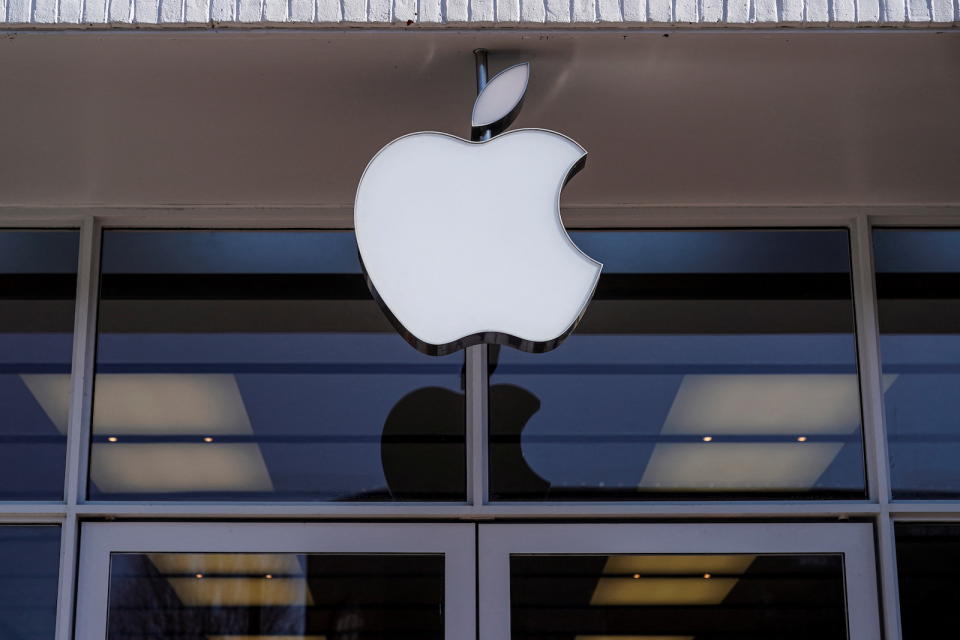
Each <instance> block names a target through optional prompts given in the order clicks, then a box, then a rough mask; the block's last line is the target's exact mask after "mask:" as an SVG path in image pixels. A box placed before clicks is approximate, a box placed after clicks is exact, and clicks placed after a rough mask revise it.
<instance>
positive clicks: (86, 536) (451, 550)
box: [74, 522, 476, 640]
mask: <svg viewBox="0 0 960 640" xmlns="http://www.w3.org/2000/svg"><path fill="white" fill-rule="evenodd" d="M163 552H171V553H178V552H183V553H204V552H208V553H303V554H309V553H370V554H404V553H417V554H423V553H442V554H443V555H444V635H445V637H446V638H447V639H448V640H458V639H460V638H471V637H474V634H475V631H474V629H475V625H476V575H475V574H476V534H475V528H474V525H472V524H457V523H434V524H407V523H388V524H383V523H283V522H276V523H210V522H198V523H189V522H176V523H169V522H163V523H152V522H124V523H109V522H97V523H86V524H84V525H83V529H82V531H81V536H80V572H79V576H80V579H79V583H78V588H77V619H76V627H75V634H74V637H75V638H83V639H84V640H94V639H96V640H105V638H106V637H107V613H108V605H109V603H108V601H107V600H108V597H109V582H110V554H111V553H163Z"/></svg>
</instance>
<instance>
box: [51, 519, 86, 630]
mask: <svg viewBox="0 0 960 640" xmlns="http://www.w3.org/2000/svg"><path fill="white" fill-rule="evenodd" d="M79 537H80V526H79V524H78V523H77V514H76V513H75V512H74V511H72V510H71V511H70V512H69V513H67V517H66V518H65V519H64V521H63V524H62V525H60V575H59V578H58V581H57V626H56V633H55V634H54V638H55V639H56V640H71V638H72V636H73V611H74V599H75V596H76V589H75V588H74V585H75V584H76V578H77V575H76V573H77V564H78V563H77V553H78V549H79V547H80V541H79Z"/></svg>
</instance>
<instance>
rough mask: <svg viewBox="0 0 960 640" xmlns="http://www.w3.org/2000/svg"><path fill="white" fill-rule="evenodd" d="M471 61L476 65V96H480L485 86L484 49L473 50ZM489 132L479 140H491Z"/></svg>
mask: <svg viewBox="0 0 960 640" xmlns="http://www.w3.org/2000/svg"><path fill="white" fill-rule="evenodd" d="M473 59H474V60H475V61H476V65H477V95H478V96H479V95H480V92H481V91H483V90H484V89H485V88H486V86H487V79H488V76H487V50H486V49H474V50H473ZM491 137H492V136H491V134H490V130H489V129H487V130H486V131H484V132H483V135H481V136H480V140H481V141H483V140H489V139H490V138H491Z"/></svg>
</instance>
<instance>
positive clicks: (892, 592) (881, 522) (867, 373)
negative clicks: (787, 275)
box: [851, 214, 901, 640]
mask: <svg viewBox="0 0 960 640" xmlns="http://www.w3.org/2000/svg"><path fill="white" fill-rule="evenodd" d="M852 233H853V237H852V242H851V244H852V257H853V275H854V298H855V307H856V314H857V352H858V358H859V363H858V364H859V369H860V395H861V398H862V400H863V437H864V444H865V445H866V446H865V447H864V449H865V453H866V464H867V478H868V482H869V491H870V498H871V499H872V500H873V501H874V502H878V503H879V504H880V505H881V509H880V513H879V515H878V516H877V520H876V531H877V561H878V564H879V579H880V591H881V594H880V596H881V602H882V605H883V606H882V616H883V620H882V622H883V630H884V638H885V640H901V633H900V598H899V588H898V584H897V557H896V539H895V537H894V528H893V520H892V519H891V517H890V510H889V505H890V502H891V495H892V494H891V486H890V463H889V454H888V451H887V433H886V425H885V422H884V409H883V368H882V364H881V362H880V329H879V323H878V317H877V313H878V311H877V292H876V284H875V282H876V277H875V275H874V264H873V236H872V231H871V228H870V220H869V218H868V217H867V216H866V215H863V214H861V215H858V216H857V217H856V219H855V220H854V222H853V228H852Z"/></svg>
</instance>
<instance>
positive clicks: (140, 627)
mask: <svg viewBox="0 0 960 640" xmlns="http://www.w3.org/2000/svg"><path fill="white" fill-rule="evenodd" d="M475 560H476V555H475V532H474V527H473V525H469V524H446V523H438V524H430V525H417V524H373V523H363V524H341V523H336V524H273V523H262V524H261V523H256V524H252V523H245V524H228V523H217V524H208V523H199V524H188V523H146V522H143V523H120V524H117V523H93V524H87V525H84V527H83V531H82V537H81V565H80V583H79V591H78V606H77V628H76V636H75V637H77V638H84V639H85V640H87V639H90V640H93V639H96V640H120V639H121V638H123V639H126V640H130V639H135V638H142V639H147V638H149V639H150V640H160V639H167V638H176V639H177V640H294V639H295V640H386V639H387V638H390V639H403V638H411V639H413V638H417V639H436V640H441V639H447V640H452V639H460V638H468V637H473V636H474V634H475V621H476V616H475V604H476V587H475V585H476V582H475Z"/></svg>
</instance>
